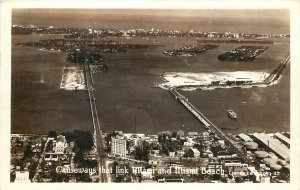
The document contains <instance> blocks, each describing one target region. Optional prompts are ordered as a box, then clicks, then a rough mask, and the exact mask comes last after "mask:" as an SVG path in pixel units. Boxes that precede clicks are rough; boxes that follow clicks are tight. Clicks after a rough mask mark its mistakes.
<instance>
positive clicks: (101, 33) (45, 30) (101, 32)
mask: <svg viewBox="0 0 300 190" xmlns="http://www.w3.org/2000/svg"><path fill="white" fill-rule="evenodd" d="M12 34H44V35H47V34H59V35H65V36H66V37H67V38H95V37H108V36H111V37H135V36H138V37H197V38H244V39H251V38H260V39H261V38H271V37H290V35H289V34H267V33H264V34H255V33H233V32H201V31H194V30H189V31H178V30H160V29H154V28H152V29H94V28H86V29H79V28H56V27H53V26H49V27H39V26H33V25H30V26H22V25H13V26H12Z"/></svg>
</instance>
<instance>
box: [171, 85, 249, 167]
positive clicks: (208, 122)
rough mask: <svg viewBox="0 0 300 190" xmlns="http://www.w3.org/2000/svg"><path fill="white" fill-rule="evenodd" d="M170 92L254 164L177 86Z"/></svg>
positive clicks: (243, 157)
mask: <svg viewBox="0 0 300 190" xmlns="http://www.w3.org/2000/svg"><path fill="white" fill-rule="evenodd" d="M169 92H170V93H171V94H172V95H173V96H174V97H175V99H177V100H178V101H179V102H181V103H182V105H184V106H185V107H186V108H187V109H188V110H189V111H190V112H191V113H192V114H193V115H194V116H195V117H196V118H197V119H198V120H199V121H200V122H201V123H202V124H203V125H204V126H205V128H206V129H208V130H210V131H211V132H213V133H214V134H215V135H217V136H218V137H219V138H220V139H222V140H224V142H225V143H226V144H227V145H229V146H230V147H231V148H232V149H233V151H234V152H235V153H236V154H237V156H238V157H240V158H242V159H243V160H244V162H245V163H247V164H248V165H253V163H252V162H251V160H250V159H249V158H248V157H247V156H246V155H245V154H244V153H243V152H242V151H241V150H239V149H238V148H237V147H236V146H235V145H234V144H233V143H232V141H231V140H230V139H229V138H228V137H227V136H226V135H225V134H224V133H223V132H222V131H221V130H220V129H219V128H218V127H217V126H216V125H215V124H213V123H212V122H211V121H210V120H209V119H208V118H207V117H206V116H205V115H204V114H203V113H201V112H200V111H199V110H198V109H197V108H196V107H195V106H194V105H193V104H192V103H191V102H190V101H189V100H188V99H187V98H186V97H184V96H183V95H182V94H180V93H179V92H178V91H177V89H176V88H170V89H169Z"/></svg>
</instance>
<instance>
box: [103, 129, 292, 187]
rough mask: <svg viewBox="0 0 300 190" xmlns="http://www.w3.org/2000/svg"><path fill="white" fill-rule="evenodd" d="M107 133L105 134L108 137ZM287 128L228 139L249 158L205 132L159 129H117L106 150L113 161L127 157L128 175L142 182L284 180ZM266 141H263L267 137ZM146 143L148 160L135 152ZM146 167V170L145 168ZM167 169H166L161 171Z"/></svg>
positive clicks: (285, 175) (286, 172) (119, 160)
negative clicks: (148, 132) (146, 131)
mask: <svg viewBox="0 0 300 190" xmlns="http://www.w3.org/2000/svg"><path fill="white" fill-rule="evenodd" d="M108 135H109V134H104V136H108ZM286 135H288V133H275V134H264V133H254V134H248V135H246V134H243V133H241V134H238V135H233V136H232V137H231V138H232V140H233V141H234V142H235V144H237V147H238V148H239V149H241V150H242V151H243V153H244V154H245V155H246V156H247V157H248V158H249V160H251V163H246V162H245V160H244V159H242V158H241V157H239V156H238V154H237V153H236V152H235V151H234V150H233V149H232V148H230V147H229V146H227V145H226V143H225V142H224V140H220V139H218V138H216V136H215V135H214V134H210V133H209V132H203V133H198V132H188V133H187V134H185V132H184V131H182V130H180V131H178V132H176V133H175V132H173V133H171V132H169V131H165V132H160V133H158V134H156V135H145V134H135V133H133V134H131V133H130V134H129V133H123V132H122V131H116V132H115V133H114V135H113V137H111V140H109V139H108V138H106V139H107V140H108V142H107V145H108V146H109V147H111V148H110V149H109V148H107V149H106V150H110V151H108V153H109V157H110V159H111V160H113V161H115V162H116V161H117V162H120V163H124V162H126V163H127V164H129V167H130V168H134V170H137V169H136V168H139V170H138V171H139V172H134V171H131V172H132V173H131V174H130V176H131V177H132V179H136V177H137V176H138V177H139V178H140V181H142V182H159V183H164V182H204V181H206V182H251V183H253V182H255V183H266V182H288V181H289V154H288V152H289V148H288V146H289V144H288V143H289V140H288V139H289V138H288V137H287V136H286ZM266 140H267V141H268V142H269V144H266V143H265V141H266ZM145 147H148V148H147V157H146V158H147V159H144V157H143V158H141V159H138V158H137V157H136V153H137V149H144V148H145ZM147 168H148V169H147ZM161 171H165V173H163V172H161Z"/></svg>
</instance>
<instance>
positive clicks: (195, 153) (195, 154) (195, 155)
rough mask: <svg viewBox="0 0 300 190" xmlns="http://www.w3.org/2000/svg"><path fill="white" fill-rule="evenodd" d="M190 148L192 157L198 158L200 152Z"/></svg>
mask: <svg viewBox="0 0 300 190" xmlns="http://www.w3.org/2000/svg"><path fill="white" fill-rule="evenodd" d="M191 150H192V151H193V153H194V158H200V152H199V150H198V149H196V148H192V149H191Z"/></svg>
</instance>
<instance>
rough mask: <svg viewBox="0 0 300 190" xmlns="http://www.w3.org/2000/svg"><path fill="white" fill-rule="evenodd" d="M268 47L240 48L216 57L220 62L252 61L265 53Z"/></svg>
mask: <svg viewBox="0 0 300 190" xmlns="http://www.w3.org/2000/svg"><path fill="white" fill-rule="evenodd" d="M268 48H269V47H268V46H241V47H238V48H236V49H234V50H232V51H229V52H226V53H224V54H222V55H219V56H218V59H219V60H220V61H253V60H254V59H255V58H256V57H257V56H259V55H260V54H262V53H263V52H264V51H266V50H267V49H268Z"/></svg>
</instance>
